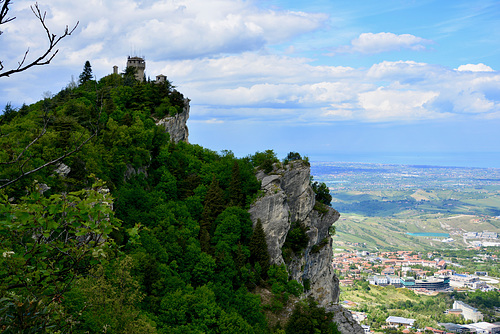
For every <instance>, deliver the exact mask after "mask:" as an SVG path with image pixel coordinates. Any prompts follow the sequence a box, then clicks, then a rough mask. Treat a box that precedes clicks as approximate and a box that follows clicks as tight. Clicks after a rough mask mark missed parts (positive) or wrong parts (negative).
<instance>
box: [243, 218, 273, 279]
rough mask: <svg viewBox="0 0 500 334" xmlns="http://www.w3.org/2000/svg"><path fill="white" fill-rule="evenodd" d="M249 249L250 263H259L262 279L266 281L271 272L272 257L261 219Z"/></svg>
mask: <svg viewBox="0 0 500 334" xmlns="http://www.w3.org/2000/svg"><path fill="white" fill-rule="evenodd" d="M248 248H249V249H250V262H251V263H252V264H253V265H255V263H259V265H260V268H261V270H262V276H263V277H262V279H266V278H267V271H268V270H269V261H270V256H269V251H268V248H267V242H266V234H265V232H264V228H263V227H262V221H261V220H260V219H258V220H257V223H256V224H255V227H254V229H253V233H252V236H251V237H250V243H249V244H248Z"/></svg>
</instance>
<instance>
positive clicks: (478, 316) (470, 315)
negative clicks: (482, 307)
mask: <svg viewBox="0 0 500 334" xmlns="http://www.w3.org/2000/svg"><path fill="white" fill-rule="evenodd" d="M453 308H454V309H456V310H462V315H463V317H464V319H465V320H472V321H476V322H477V321H481V320H483V314H482V313H481V312H479V311H478V309H477V308H474V307H472V306H470V305H467V304H465V303H464V302H461V301H457V300H456V301H455V302H454V303H453Z"/></svg>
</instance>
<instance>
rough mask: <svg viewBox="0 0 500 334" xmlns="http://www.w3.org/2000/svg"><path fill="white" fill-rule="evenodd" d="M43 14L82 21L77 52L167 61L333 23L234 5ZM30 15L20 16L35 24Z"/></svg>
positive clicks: (84, 6) (55, 9) (146, 4)
mask: <svg viewBox="0 0 500 334" xmlns="http://www.w3.org/2000/svg"><path fill="white" fill-rule="evenodd" d="M42 8H43V10H47V13H48V16H47V17H48V22H49V24H50V26H54V27H64V26H65V25H67V24H72V23H75V22H77V21H80V28H79V30H78V31H77V32H76V35H77V36H76V37H74V38H72V39H71V41H70V42H69V43H70V44H71V47H72V48H74V49H78V48H81V47H82V46H84V45H87V44H93V43H97V42H105V43H106V45H107V46H108V49H107V51H108V52H107V55H111V54H113V53H117V52H121V53H129V52H130V50H136V51H137V52H141V51H142V52H144V53H147V55H148V57H149V58H150V59H163V60H165V59H189V58H191V59H192V58H197V57H206V56H216V55H220V54H225V53H240V52H243V51H256V50H259V49H261V48H263V47H264V46H265V45H268V44H273V43H282V42H285V41H287V40H289V39H290V38H292V37H294V36H296V35H300V34H303V33H304V32H309V31H312V30H315V29H317V28H318V27H319V26H320V25H321V24H322V23H323V22H324V21H325V20H326V19H327V15H324V14H314V13H304V12H297V11H286V10H267V9H261V8H259V7H258V6H257V5H256V4H255V3H254V2H253V1H232V0H214V1H209V2H208V1H204V0H176V1H172V0H159V1H141V2H138V1H133V0H119V1H98V0H92V1H87V2H81V1H77V0H69V1H68V0H64V1H63V0H54V1H51V2H50V3H46V4H43V5H42ZM96 13H98V15H96ZM26 14H29V13H23V15H20V16H23V17H27V18H28V19H31V18H32V17H30V16H29V15H26ZM100 55H101V56H105V55H106V53H104V52H103V53H101V54H100Z"/></svg>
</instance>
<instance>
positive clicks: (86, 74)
mask: <svg viewBox="0 0 500 334" xmlns="http://www.w3.org/2000/svg"><path fill="white" fill-rule="evenodd" d="M93 76H94V75H93V74H92V66H90V62H89V61H88V60H87V61H86V62H85V65H83V72H82V73H81V74H80V80H79V82H80V85H82V84H84V83H86V82H87V81H90V80H92V78H93Z"/></svg>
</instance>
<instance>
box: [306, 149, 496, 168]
mask: <svg viewBox="0 0 500 334" xmlns="http://www.w3.org/2000/svg"><path fill="white" fill-rule="evenodd" d="M309 158H310V159H311V161H315V162H353V163H369V164H370V163H372V164H388V165H407V166H420V167H447V168H450V167H460V168H500V153H499V152H460V153H449V152H446V153H442V152H439V153H376V152H374V153H328V154H321V155H316V154H311V155H310V157H309Z"/></svg>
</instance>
